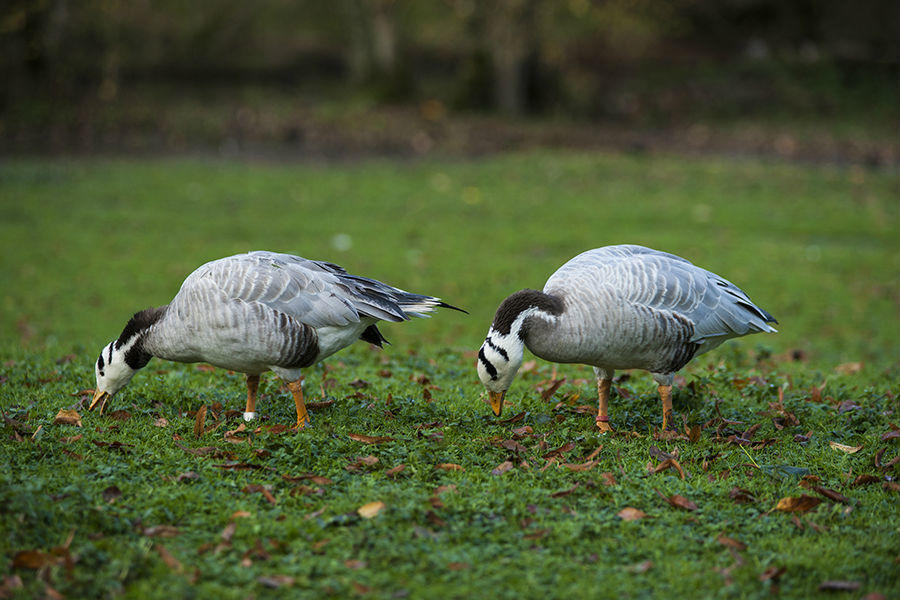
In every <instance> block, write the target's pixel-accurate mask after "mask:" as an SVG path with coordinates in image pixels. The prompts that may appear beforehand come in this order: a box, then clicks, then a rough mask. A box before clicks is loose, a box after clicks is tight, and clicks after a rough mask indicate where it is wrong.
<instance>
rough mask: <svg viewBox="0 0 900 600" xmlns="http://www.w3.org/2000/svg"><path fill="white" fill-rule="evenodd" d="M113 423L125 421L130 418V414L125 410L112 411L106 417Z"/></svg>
mask: <svg viewBox="0 0 900 600" xmlns="http://www.w3.org/2000/svg"><path fill="white" fill-rule="evenodd" d="M106 416H107V417H109V418H110V419H112V420H113V421H127V420H128V419H130V418H131V413H130V412H128V411H127V410H121V409H120V410H114V411H112V412H111V413H107V415H106Z"/></svg>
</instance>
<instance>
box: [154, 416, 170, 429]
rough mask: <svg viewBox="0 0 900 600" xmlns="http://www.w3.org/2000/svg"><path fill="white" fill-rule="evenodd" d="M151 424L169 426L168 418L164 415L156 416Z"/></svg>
mask: <svg viewBox="0 0 900 600" xmlns="http://www.w3.org/2000/svg"><path fill="white" fill-rule="evenodd" d="M153 426H154V427H168V426H169V420H168V419H166V418H165V417H160V418H158V419H156V420H154V421H153Z"/></svg>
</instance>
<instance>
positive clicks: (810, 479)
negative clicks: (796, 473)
mask: <svg viewBox="0 0 900 600" xmlns="http://www.w3.org/2000/svg"><path fill="white" fill-rule="evenodd" d="M819 481H820V479H819V476H818V475H804V476H803V477H801V478H800V482H799V483H798V484H797V485H799V486H800V487H802V488H806V489H808V490H811V489H812V488H813V486H815V485H816V484H817V483H819Z"/></svg>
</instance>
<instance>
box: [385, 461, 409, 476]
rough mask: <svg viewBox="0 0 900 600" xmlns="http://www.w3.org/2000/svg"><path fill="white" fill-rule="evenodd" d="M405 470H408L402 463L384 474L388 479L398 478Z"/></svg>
mask: <svg viewBox="0 0 900 600" xmlns="http://www.w3.org/2000/svg"><path fill="white" fill-rule="evenodd" d="M404 469H406V465H404V464H403V463H400V464H399V465H397V466H396V467H393V468H390V469H388V470H387V471H385V472H384V474H385V475H387V476H388V477H396V476H397V475H399V474H400V473H402V472H403V470H404Z"/></svg>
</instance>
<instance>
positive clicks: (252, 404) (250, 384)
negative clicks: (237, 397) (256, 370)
mask: <svg viewBox="0 0 900 600" xmlns="http://www.w3.org/2000/svg"><path fill="white" fill-rule="evenodd" d="M258 389H259V375H249V374H248V375H247V409H246V410H245V411H244V420H245V421H252V420H253V419H255V418H256V390H258Z"/></svg>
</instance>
